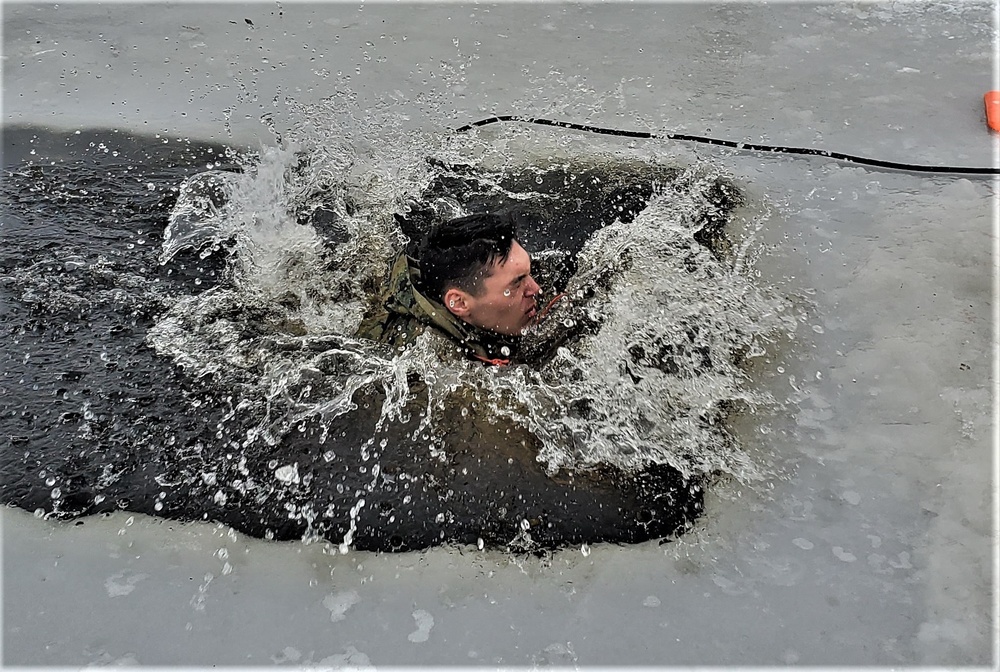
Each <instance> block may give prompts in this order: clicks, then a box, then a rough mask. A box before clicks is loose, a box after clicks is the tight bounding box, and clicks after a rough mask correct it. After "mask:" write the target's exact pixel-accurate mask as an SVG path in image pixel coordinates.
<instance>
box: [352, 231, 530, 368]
mask: <svg viewBox="0 0 1000 672" xmlns="http://www.w3.org/2000/svg"><path fill="white" fill-rule="evenodd" d="M531 270H532V269H531V256H530V255H529V254H528V252H527V251H526V250H525V249H524V248H523V247H521V245H520V243H519V242H518V240H517V226H516V224H515V222H514V220H513V219H512V218H511V217H510V216H508V215H501V214H493V213H481V214H474V215H468V216H465V217H459V218H457V219H452V220H450V221H447V222H443V223H440V224H438V225H436V226H434V227H433V228H432V229H431V231H430V233H429V234H428V235H427V236H426V237H425V238H424V239H423V240H422V241H421V243H420V245H419V246H418V247H417V249H416V251H415V255H414V256H410V255H407V254H402V255H400V257H399V258H398V259H397V260H396V262H395V264H394V265H393V268H392V271H391V272H390V278H389V283H388V287H387V289H386V291H385V293H384V294H383V295H382V297H381V299H380V301H379V303H378V304H377V306H376V309H375V310H374V311H373V312H372V313H371V314H370V315H369V316H368V317H367V318H366V319H365V320H364V321H363V322H362V323H361V326H360V327H359V329H358V334H357V335H358V336H361V337H363V338H368V339H371V340H376V341H380V342H382V343H387V344H389V345H392V346H393V347H396V348H402V347H404V346H405V345H407V344H409V343H411V342H412V341H413V339H414V338H416V336H418V335H419V334H420V333H421V332H423V330H424V329H425V328H427V327H431V328H434V329H437V330H438V331H440V332H442V333H443V334H444V335H445V336H447V337H449V338H451V339H452V340H453V341H454V342H455V343H457V344H458V347H459V350H460V351H462V352H463V353H464V354H465V355H466V356H468V357H471V358H473V359H477V360H480V361H483V362H486V363H489V364H507V363H509V362H510V361H511V359H512V357H514V355H515V354H516V353H517V351H518V348H519V346H520V344H521V338H522V336H523V334H524V333H525V331H526V330H527V329H528V328H529V327H531V326H532V325H533V324H534V323H535V321H536V319H537V318H538V316H539V310H540V306H539V304H538V300H539V295H540V292H541V288H540V287H539V285H538V283H537V282H536V281H535V279H534V278H533V277H532V275H531Z"/></svg>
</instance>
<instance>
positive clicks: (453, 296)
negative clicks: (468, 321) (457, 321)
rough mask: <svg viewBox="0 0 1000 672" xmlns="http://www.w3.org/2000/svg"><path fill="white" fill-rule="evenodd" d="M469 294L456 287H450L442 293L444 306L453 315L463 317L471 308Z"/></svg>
mask: <svg viewBox="0 0 1000 672" xmlns="http://www.w3.org/2000/svg"><path fill="white" fill-rule="evenodd" d="M469 298H470V297H469V295H468V294H467V293H466V292H463V291H462V290H461V289H458V288H457V287H452V288H450V289H449V290H448V291H446V292H445V293H444V297H443V299H444V307H445V308H447V309H448V310H449V312H451V313H452V314H453V315H455V316H457V317H460V318H464V317H465V316H466V315H468V314H469V311H470V310H471V309H472V305H471V302H470V301H469Z"/></svg>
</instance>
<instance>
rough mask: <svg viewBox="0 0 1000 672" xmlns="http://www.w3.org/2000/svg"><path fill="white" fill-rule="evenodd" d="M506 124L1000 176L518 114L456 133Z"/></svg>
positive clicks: (969, 169) (998, 172)
mask: <svg viewBox="0 0 1000 672" xmlns="http://www.w3.org/2000/svg"><path fill="white" fill-rule="evenodd" d="M503 121H516V122H520V123H522V124H537V125H539V126H555V127H556V128H568V129H570V130H573V131H584V132H587V133H597V134H599V135H614V136H618V137H622V138H640V139H648V140H683V141H687V142H700V143H703V144H706V145H716V146H718V147H731V148H732V149H738V150H741V151H752V152H774V153H779V154H804V155H807V156H823V157H826V158H828V159H836V160H838V161H848V162H850V163H858V164H861V165H864V166H875V167H876V168H889V169H892V170H905V171H909V172H915V173H951V174H958V175H1000V168H973V167H968V166H920V165H916V164H912V163H899V162H896V161H883V160H882V159H867V158H865V157H863V156H854V155H852V154H843V153H841V152H828V151H826V150H825V149H810V148H808V147H777V146H773V145H757V144H754V143H752V142H735V141H733V140H720V139H719V138H709V137H705V136H703V135H686V134H684V133H664V134H656V133H647V132H645V131H623V130H621V129H617V128H602V127H600V126H588V125H586V124H575V123H573V122H571V121H552V120H551V119H541V118H538V117H522V116H520V115H516V114H506V115H501V116H497V117H488V118H486V119H480V120H479V121H474V122H472V123H471V124H466V125H465V126H462V127H460V128H456V129H455V132H456V133H464V132H465V131H469V130H472V129H473V128H476V127H478V126H487V125H489V124H496V123H499V122H503Z"/></svg>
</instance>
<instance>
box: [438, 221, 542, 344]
mask: <svg viewBox="0 0 1000 672" xmlns="http://www.w3.org/2000/svg"><path fill="white" fill-rule="evenodd" d="M538 292H539V287H538V283H537V282H535V280H534V278H532V277H531V257H530V256H529V255H528V252H527V251H526V250H525V249H524V248H523V247H521V245H520V244H518V242H517V241H514V243H513V244H512V245H511V248H510V254H509V255H507V260H506V261H503V262H497V263H494V264H493V265H492V266H491V267H490V268H489V271H488V274H487V276H486V277H485V278H483V280H482V291H480V292H479V294H478V296H474V295H471V294H467V293H465V292H463V294H464V296H463V297H462V299H463V300H464V305H463V306H461V307H462V308H464V309H465V310H462V311H457V310H454V309H453V312H454V313H455V314H456V315H458V317H459V318H461V319H462V320H464V321H465V322H468V323H469V324H472V325H475V326H477V327H480V328H482V329H487V330H489V331H495V332H497V333H498V334H504V335H507V336H517V335H519V334H521V333H522V332H523V331H524V330H525V328H526V327H527V326H528V325H529V324H530V323H531V320H532V319H533V318H534V317H535V314H536V313H537V312H538V301H537V297H538Z"/></svg>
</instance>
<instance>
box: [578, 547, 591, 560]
mask: <svg viewBox="0 0 1000 672" xmlns="http://www.w3.org/2000/svg"><path fill="white" fill-rule="evenodd" d="M580 553H582V554H583V557H585V558H586V557H587V556H588V555H590V545H589V544H584V545H583V546H581V547H580Z"/></svg>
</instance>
